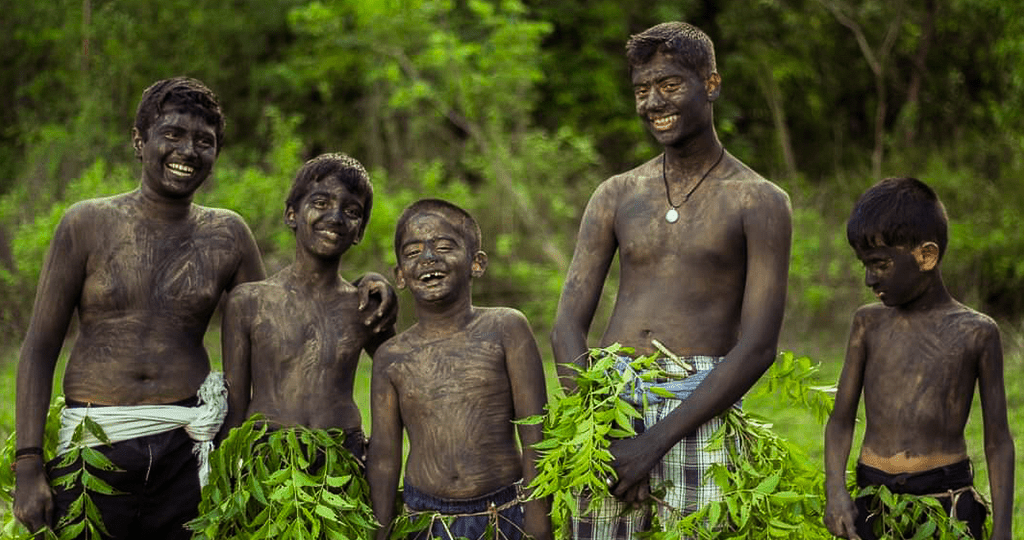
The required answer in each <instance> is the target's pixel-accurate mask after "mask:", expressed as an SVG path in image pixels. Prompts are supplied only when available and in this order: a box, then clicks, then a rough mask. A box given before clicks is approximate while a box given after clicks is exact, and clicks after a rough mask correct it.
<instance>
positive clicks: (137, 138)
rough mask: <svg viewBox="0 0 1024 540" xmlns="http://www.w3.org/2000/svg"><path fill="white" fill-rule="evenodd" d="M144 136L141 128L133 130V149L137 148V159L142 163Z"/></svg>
mask: <svg viewBox="0 0 1024 540" xmlns="http://www.w3.org/2000/svg"><path fill="white" fill-rule="evenodd" d="M143 142H144V141H143V140H142V134H141V133H139V128H132V148H135V159H138V160H139V161H142V144H143Z"/></svg>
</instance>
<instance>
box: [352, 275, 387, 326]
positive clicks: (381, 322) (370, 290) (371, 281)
mask: <svg viewBox="0 0 1024 540" xmlns="http://www.w3.org/2000/svg"><path fill="white" fill-rule="evenodd" d="M352 284H353V285H355V286H356V287H358V288H359V311H364V312H365V311H367V310H368V309H370V308H371V307H372V306H373V303H371V298H372V297H374V296H376V297H377V298H379V299H380V304H379V305H377V309H375V310H373V311H372V312H370V313H369V314H368V316H367V317H366V319H365V320H364V321H363V324H364V325H366V326H368V327H370V328H372V329H373V333H374V334H379V333H381V332H382V331H384V330H385V329H387V328H388V327H393V326H394V325H395V321H396V320H397V319H398V295H397V294H396V293H395V289H394V287H392V286H391V284H390V283H388V280H387V279H385V278H384V276H382V275H380V274H378V273H376V272H367V273H366V274H365V275H364V276H362V277H360V278H359V279H357V280H355V281H354V282H353V283H352Z"/></svg>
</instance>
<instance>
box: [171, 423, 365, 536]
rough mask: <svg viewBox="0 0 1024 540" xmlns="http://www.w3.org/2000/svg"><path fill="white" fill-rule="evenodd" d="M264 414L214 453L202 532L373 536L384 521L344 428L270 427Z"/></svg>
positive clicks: (193, 525)
mask: <svg viewBox="0 0 1024 540" xmlns="http://www.w3.org/2000/svg"><path fill="white" fill-rule="evenodd" d="M261 420H262V419H261V418H259V417H253V418H251V419H249V420H248V421H247V422H245V423H244V424H242V425H241V426H240V427H238V428H235V429H233V430H231V433H230V434H229V435H228V437H227V439H225V440H224V442H223V443H222V444H221V446H220V448H218V449H217V450H216V451H214V452H213V454H212V456H211V458H210V463H211V471H210V481H209V483H208V484H207V485H206V487H204V488H203V499H202V502H201V503H200V506H199V514H200V515H199V517H197V518H196V519H194V520H193V521H191V522H189V524H188V527H189V528H190V529H191V530H193V531H195V535H194V538H197V539H201V538H210V539H213V538H216V539H218V540H220V539H247V540H248V539H252V540H257V539H261V538H278V537H281V538H328V539H332V538H349V539H358V538H370V537H371V536H372V535H373V532H374V530H375V529H376V527H377V522H376V521H375V519H374V517H373V509H372V508H371V507H370V502H369V501H370V489H369V485H368V484H367V483H366V477H365V476H364V474H363V472H362V470H361V469H360V466H359V463H358V462H357V461H356V460H355V458H354V457H352V455H351V454H350V453H349V452H348V451H347V450H345V449H344V448H343V446H342V442H343V441H344V434H343V433H342V432H341V430H337V429H331V430H311V429H308V428H304V427H299V426H296V427H289V428H286V429H280V430H275V431H268V429H267V426H266V424H265V423H264V422H262V421H261Z"/></svg>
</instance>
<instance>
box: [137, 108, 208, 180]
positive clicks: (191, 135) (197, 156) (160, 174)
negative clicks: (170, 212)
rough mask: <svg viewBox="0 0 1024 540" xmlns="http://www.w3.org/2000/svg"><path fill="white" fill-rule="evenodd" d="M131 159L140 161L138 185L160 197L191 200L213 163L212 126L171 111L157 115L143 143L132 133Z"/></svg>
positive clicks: (196, 117)
mask: <svg viewBox="0 0 1024 540" xmlns="http://www.w3.org/2000/svg"><path fill="white" fill-rule="evenodd" d="M132 139H133V144H134V146H135V155H136V156H137V157H138V158H139V159H141V160H142V182H143V183H144V184H145V185H146V187H147V188H149V189H150V190H152V191H153V192H155V193H157V194H159V195H162V196H164V197H168V198H173V199H179V198H188V197H191V196H192V195H193V194H194V193H195V192H196V190H197V189H199V186H201V185H203V182H205V181H206V179H207V177H209V176H210V172H211V171H212V170H213V163H214V161H216V160H217V135H216V132H215V129H214V126H213V124H210V123H209V122H207V121H206V120H204V119H203V118H202V117H201V116H199V115H196V114H193V113H190V112H187V111H183V110H180V109H174V110H170V111H167V112H165V113H164V114H161V115H160V116H159V117H158V118H157V119H156V120H155V121H154V122H153V124H152V125H151V126H150V127H149V132H148V133H147V134H146V139H145V140H143V138H142V134H141V133H139V132H138V131H136V130H132Z"/></svg>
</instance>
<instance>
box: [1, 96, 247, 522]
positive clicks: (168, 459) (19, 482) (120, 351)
mask: <svg viewBox="0 0 1024 540" xmlns="http://www.w3.org/2000/svg"><path fill="white" fill-rule="evenodd" d="M223 134H224V117H223V115H222V113H221V108H220V105H219V103H218V101H217V97H216V96H215V95H214V94H213V92H211V91H210V90H209V89H208V88H207V87H206V86H205V85H203V83H201V82H200V81H197V80H195V79H190V78H185V77H178V78H173V79H166V80H161V81H158V82H157V83H155V84H153V85H152V86H150V87H149V88H148V89H146V91H145V92H144V93H143V96H142V99H141V101H140V103H139V107H138V110H137V112H136V119H135V127H134V129H133V130H132V143H133V146H134V149H135V155H136V157H137V158H138V159H139V160H141V161H142V175H141V181H140V183H139V187H138V188H137V189H136V190H134V191H131V192H128V193H123V194H120V195H116V196H113V197H108V198H102V199H93V200H86V201H81V202H78V203H76V204H74V205H73V206H71V207H70V208H69V209H68V210H67V212H66V213H65V214H64V216H63V218H62V219H61V222H60V224H59V225H58V226H57V230H56V232H55V233H54V237H53V240H52V242H51V244H50V248H49V252H48V254H47V256H46V262H45V264H44V266H43V270H42V273H41V275H40V278H39V285H38V290H37V293H36V299H35V305H34V307H33V312H32V318H31V322H30V326H29V330H28V333H27V335H26V337H25V341H24V343H23V345H22V349H21V359H20V362H19V365H18V380H17V400H16V407H17V409H16V414H17V418H16V429H17V448H18V450H17V452H16V461H15V465H16V492H15V500H14V513H15V515H16V516H17V517H18V519H19V520H20V521H21V522H22V523H24V524H25V525H26V526H27V527H28V528H29V529H30V530H33V531H35V530H39V529H40V528H41V527H43V526H44V525H48V526H51V527H52V526H54V525H55V523H56V521H57V519H59V518H60V517H61V516H62V515H64V514H65V513H66V512H67V509H68V506H69V504H70V503H71V501H72V500H73V499H74V498H75V496H76V495H77V493H76V490H77V491H80V489H81V488H80V487H77V488H76V487H75V486H70V487H65V488H61V489H58V490H57V491H56V493H51V490H50V486H49V483H48V477H49V478H55V477H57V476H60V475H61V474H63V472H64V471H63V470H62V469H60V468H56V469H55V468H54V465H55V464H56V463H55V462H53V463H51V464H49V467H47V466H46V465H45V464H44V463H43V456H42V450H41V448H40V447H41V446H42V442H43V429H44V425H45V420H46V414H47V409H48V404H49V401H50V394H51V391H52V388H53V380H54V371H55V368H56V363H57V358H58V355H59V353H60V350H61V347H62V346H63V342H64V338H65V334H66V333H67V330H68V327H69V324H70V322H71V317H72V315H73V313H74V312H75V311H76V310H77V312H78V321H79V332H78V337H77V339H76V340H75V343H74V346H73V347H72V349H71V354H70V357H69V359H68V362H67V367H66V368H65V371H64V377H63V386H64V388H63V389H64V395H65V399H66V401H67V404H68V408H67V409H65V413H64V415H63V417H62V427H63V428H64V429H62V447H66V445H67V441H68V439H70V436H71V431H72V430H73V428H74V426H75V425H77V424H78V423H79V422H80V418H81V417H82V416H83V415H84V414H85V413H86V412H87V413H88V415H89V416H90V417H91V418H92V419H93V420H95V421H97V422H98V423H100V424H101V425H102V426H103V428H104V430H105V431H106V434H107V435H108V436H110V438H111V439H112V440H113V441H115V443H114V444H113V445H112V446H110V447H107V446H99V447H98V449H99V450H100V451H101V452H103V453H104V454H106V455H107V457H108V458H110V459H111V460H112V461H113V462H114V463H115V464H116V465H117V466H118V467H119V468H120V469H123V471H114V472H102V471H96V472H95V474H97V475H98V476H100V477H101V478H103V479H104V480H105V481H107V482H109V483H111V484H112V485H113V486H114V487H115V488H116V489H118V490H119V491H121V492H124V494H119V495H109V496H108V495H96V496H94V497H93V500H94V501H95V502H96V503H97V505H98V506H99V507H100V511H101V515H102V519H103V522H104V524H105V525H106V527H107V529H108V531H109V532H110V533H111V535H112V536H118V537H121V538H140V537H146V538H150V539H156V538H189V537H190V533H189V532H188V531H186V530H185V529H184V528H183V527H182V524H183V523H185V522H186V521H188V520H189V519H191V518H193V517H195V515H196V512H197V509H198V502H199V490H200V475H201V474H202V470H203V465H202V456H203V455H205V454H207V453H208V451H209V449H210V447H211V446H212V440H213V437H214V435H216V433H217V430H218V429H219V427H220V423H221V421H222V420H223V415H224V411H225V410H226V398H225V394H226V391H225V389H224V385H223V378H222V377H220V376H219V374H211V372H210V361H209V358H208V356H207V353H206V350H205V349H204V347H203V335H204V333H205V332H206V328H207V325H208V323H209V321H210V317H211V315H212V314H213V311H214V309H215V308H216V307H217V304H218V302H219V301H220V299H221V296H222V295H223V294H224V293H225V292H227V291H229V290H231V289H232V288H233V287H235V286H236V285H238V284H240V283H244V282H247V281H253V280H258V279H263V277H264V270H263V264H262V262H261V261H260V254H259V250H258V248H257V246H256V242H255V240H254V239H253V236H252V233H251V232H250V231H249V228H248V227H247V226H246V224H245V223H244V222H243V221H242V219H241V217H240V216H239V215H238V214H236V213H234V212H231V211H228V210H223V209H216V208H205V207H202V206H199V205H196V204H193V202H192V199H193V196H194V195H195V193H196V190H197V189H198V188H199V187H200V186H201V185H202V184H203V182H204V181H205V180H206V179H207V178H208V177H209V175H210V172H211V170H212V169H213V165H214V162H215V161H216V159H217V156H218V154H219V152H220V150H221V148H222V146H223V140H224V135H223ZM85 443H86V444H90V445H98V444H99V441H96V440H86V441H85ZM194 450H195V451H196V454H194V453H193V451H194ZM72 466H74V465H72ZM48 469H49V470H48Z"/></svg>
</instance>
